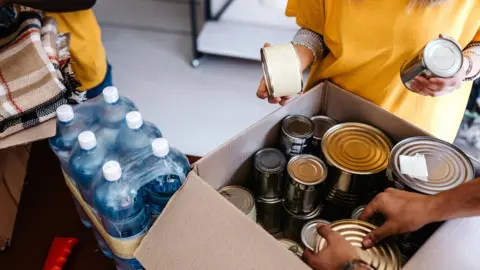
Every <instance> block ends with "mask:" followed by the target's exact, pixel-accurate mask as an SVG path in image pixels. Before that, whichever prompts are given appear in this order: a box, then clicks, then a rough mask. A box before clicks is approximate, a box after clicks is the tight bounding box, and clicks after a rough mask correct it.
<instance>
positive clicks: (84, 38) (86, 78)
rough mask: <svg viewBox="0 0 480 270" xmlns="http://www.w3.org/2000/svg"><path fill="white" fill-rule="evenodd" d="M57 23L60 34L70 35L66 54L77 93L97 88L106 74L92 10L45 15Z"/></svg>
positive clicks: (101, 45)
mask: <svg viewBox="0 0 480 270" xmlns="http://www.w3.org/2000/svg"><path fill="white" fill-rule="evenodd" d="M46 15H47V16H50V17H53V18H55V19H56V20H57V23H58V31H59V32H60V33H67V32H69V33H71V40H70V52H71V55H72V61H73V65H72V67H73V71H74V72H75V78H76V79H77V80H79V81H80V82H81V83H82V86H81V87H79V89H80V90H89V89H91V88H94V87H96V86H98V85H99V84H100V83H101V82H103V80H104V79H105V75H106V73H107V56H106V55H105V49H104V48H103V44H102V37H101V31H100V26H99V25H98V23H97V19H96V18H95V15H94V14H93V11H92V10H84V11H76V12H67V13H47V14H46Z"/></svg>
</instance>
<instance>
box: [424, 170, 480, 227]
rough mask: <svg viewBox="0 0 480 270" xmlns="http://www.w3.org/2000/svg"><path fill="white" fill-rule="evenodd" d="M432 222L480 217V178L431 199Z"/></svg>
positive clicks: (430, 214)
mask: <svg viewBox="0 0 480 270" xmlns="http://www.w3.org/2000/svg"><path fill="white" fill-rule="evenodd" d="M428 210H429V211H428V215H429V216H430V221H431V222H437V221H444V220H450V219H454V218H461V217H471V216H480V178H477V179H475V180H473V181H471V182H468V183H465V184H463V185H460V186H458V187H456V188H454V189H452V190H449V191H445V192H441V193H439V194H437V195H434V196H432V197H431V198H430V207H429V209H428Z"/></svg>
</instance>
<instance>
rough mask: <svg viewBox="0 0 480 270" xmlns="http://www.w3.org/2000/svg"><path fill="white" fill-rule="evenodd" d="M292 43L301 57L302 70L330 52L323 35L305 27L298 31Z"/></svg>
mask: <svg viewBox="0 0 480 270" xmlns="http://www.w3.org/2000/svg"><path fill="white" fill-rule="evenodd" d="M292 43H293V44H294V46H295V50H296V51H297V54H298V58H299V59H300V62H301V65H302V71H304V70H305V69H307V68H308V67H310V66H311V65H312V63H313V62H314V61H319V60H321V59H323V57H324V56H325V55H326V53H327V52H328V49H327V46H326V45H325V42H324V41H323V37H322V36H321V35H319V34H318V33H315V32H313V31H311V30H308V29H305V28H302V29H300V30H299V31H298V32H297V34H296V35H295V37H294V39H293V41H292Z"/></svg>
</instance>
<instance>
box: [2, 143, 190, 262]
mask: <svg viewBox="0 0 480 270" xmlns="http://www.w3.org/2000/svg"><path fill="white" fill-rule="evenodd" d="M189 159H190V161H191V162H194V161H196V160H198V158H197V157H189ZM55 237H75V238H77V239H79V243H78V245H77V246H76V247H75V248H74V249H73V251H72V254H71V255H70V257H69V258H68V261H67V263H66V264H65V267H64V269H65V270H70V269H78V270H84V269H115V264H114V263H113V261H112V260H110V259H108V258H107V257H105V256H104V255H103V254H102V252H101V251H100V250H99V249H98V246H97V243H96V241H95V238H94V237H93V233H92V231H91V230H90V229H87V228H85V227H84V226H83V225H82V223H81V222H80V220H79V219H78V216H77V212H76V210H75V207H74V204H73V200H72V197H71V195H70V193H69V190H68V188H67V186H66V185H65V183H64V180H63V175H62V173H61V171H60V166H59V163H58V161H57V159H56V157H55V155H54V154H53V153H52V151H51V150H50V148H49V146H48V144H47V142H46V141H40V142H36V143H34V144H33V147H32V153H31V156H30V161H29V164H28V171H27V176H26V179H25V184H24V187H23V193H22V197H21V200H20V205H19V211H18V214H17V220H16V224H15V229H14V232H13V237H12V246H11V247H9V248H7V249H6V250H5V251H3V252H0V269H42V267H43V264H44V262H45V260H46V258H47V254H48V251H49V248H50V245H51V243H52V241H53V239H54V238H55Z"/></svg>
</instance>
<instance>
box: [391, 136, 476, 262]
mask: <svg viewBox="0 0 480 270" xmlns="http://www.w3.org/2000/svg"><path fill="white" fill-rule="evenodd" d="M416 155H423V156H424V157H425V160H426V163H427V170H428V177H427V178H426V179H417V178H415V177H412V176H409V175H407V174H402V172H401V169H400V168H401V166H400V156H416ZM387 177H388V179H389V180H390V181H391V185H392V186H393V187H395V188H397V189H400V190H406V191H410V192H417V193H420V194H425V195H434V194H437V193H438V192H442V191H446V190H449V189H452V188H455V187H457V186H458V185H461V184H463V183H465V182H468V181H470V180H472V179H473V178H474V177H475V171H474V168H473V165H472V163H471V161H470V160H469V159H468V158H467V156H466V155H465V154H464V153H463V152H462V151H460V150H459V149H458V148H456V147H455V146H453V145H452V144H449V143H447V142H444V141H441V140H439V139H436V138H432V137H413V138H409V139H406V140H403V141H401V142H399V143H398V144H397V145H396V146H395V147H394V148H393V149H392V153H391V156H390V161H389V165H388V170H387ZM440 225H441V223H433V224H429V225H427V226H424V227H423V228H422V229H420V230H418V231H416V232H413V233H408V234H404V235H401V236H400V237H399V238H398V240H399V246H400V249H401V251H402V255H403V256H404V258H405V259H408V258H410V257H411V256H412V255H413V254H414V253H415V252H416V251H417V250H418V249H419V248H420V246H421V245H423V243H424V242H425V241H426V240H427V239H428V238H429V237H430V236H431V235H432V234H433V233H434V232H435V230H436V229H437V228H438V227H439V226H440Z"/></svg>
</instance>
